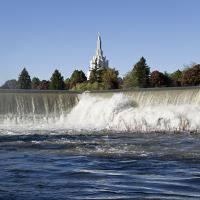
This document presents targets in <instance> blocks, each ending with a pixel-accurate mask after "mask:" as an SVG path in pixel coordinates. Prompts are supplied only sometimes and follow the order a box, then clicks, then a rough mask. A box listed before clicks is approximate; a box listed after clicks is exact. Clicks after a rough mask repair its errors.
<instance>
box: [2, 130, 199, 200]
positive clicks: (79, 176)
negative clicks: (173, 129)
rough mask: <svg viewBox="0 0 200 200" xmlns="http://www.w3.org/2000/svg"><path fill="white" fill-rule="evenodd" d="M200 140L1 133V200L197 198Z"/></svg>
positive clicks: (193, 137) (104, 134) (187, 136)
mask: <svg viewBox="0 0 200 200" xmlns="http://www.w3.org/2000/svg"><path fill="white" fill-rule="evenodd" d="M199 144H200V136H198V135H190V134H187V133H181V134H171V133H146V134H142V133H129V134H127V133H126V134H125V133H108V132H103V131H101V132H96V133H91V132H88V133H86V132H81V133H77V132H72V131H71V132H66V131H54V132H53V131H30V130H29V131H27V132H26V131H24V132H15V133H13V132H5V130H1V131H0V155H1V160H0V177H1V178H0V197H1V198H0V199H4V200H6V199H19V200H21V199H61V200H62V199H181V200H182V199H200V191H199V188H200V145H199Z"/></svg>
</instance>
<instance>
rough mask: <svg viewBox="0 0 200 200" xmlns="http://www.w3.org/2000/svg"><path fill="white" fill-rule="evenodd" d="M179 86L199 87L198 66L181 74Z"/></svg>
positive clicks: (199, 75)
mask: <svg viewBox="0 0 200 200" xmlns="http://www.w3.org/2000/svg"><path fill="white" fill-rule="evenodd" d="M181 84H182V85H183V86H196V85H200V64H197V65H194V66H193V67H191V68H189V69H187V70H185V71H184V72H183V77H182V81H181Z"/></svg>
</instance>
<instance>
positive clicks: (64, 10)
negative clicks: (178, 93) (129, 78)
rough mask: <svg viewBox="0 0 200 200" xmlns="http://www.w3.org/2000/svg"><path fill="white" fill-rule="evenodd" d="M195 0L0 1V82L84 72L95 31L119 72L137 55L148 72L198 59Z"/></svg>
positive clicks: (199, 25)
mask: <svg viewBox="0 0 200 200" xmlns="http://www.w3.org/2000/svg"><path fill="white" fill-rule="evenodd" d="M199 10H200V1H199V0H0V84H2V83H3V82H4V81H5V80H7V79H12V78H18V75H19V73H20V71H21V70H22V68H23V67H26V68H27V70H28V71H29V73H30V75H31V77H33V76H38V77H39V78H40V79H49V78H50V76H51V74H52V72H53V71H54V70H55V69H56V68H57V69H59V70H60V71H61V72H62V75H63V76H64V77H65V78H66V77H68V76H70V75H71V73H72V72H73V70H74V69H82V70H84V71H85V72H86V71H87V69H88V66H89V61H90V59H91V57H92V56H93V55H94V53H95V48H96V39H97V32H98V31H99V32H100V33H101V35H102V40H103V50H104V55H106V56H107V58H108V59H109V60H110V65H111V66H113V67H116V68H117V69H118V70H119V71H120V74H121V75H124V74H125V73H126V72H127V71H129V70H130V69H131V68H132V65H133V64H134V63H136V62H137V61H138V60H139V58H140V57H141V56H144V57H145V58H146V59H147V63H148V65H149V66H150V67H151V69H152V70H154V69H158V70H160V71H165V70H166V71H169V72H172V71H173V70H175V69H177V68H181V67H183V65H184V64H190V63H191V62H196V63H200V12H199Z"/></svg>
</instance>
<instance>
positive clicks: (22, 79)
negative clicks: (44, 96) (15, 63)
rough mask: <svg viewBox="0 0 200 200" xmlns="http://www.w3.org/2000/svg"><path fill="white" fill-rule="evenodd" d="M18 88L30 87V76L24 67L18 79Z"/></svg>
mask: <svg viewBox="0 0 200 200" xmlns="http://www.w3.org/2000/svg"><path fill="white" fill-rule="evenodd" d="M18 85H19V89H31V78H30V76H29V74H28V71H27V70H26V68H24V69H23V70H22V72H21V74H20V75H19V79H18Z"/></svg>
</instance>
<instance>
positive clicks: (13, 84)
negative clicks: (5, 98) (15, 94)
mask: <svg viewBox="0 0 200 200" xmlns="http://www.w3.org/2000/svg"><path fill="white" fill-rule="evenodd" d="M17 88H18V82H17V80H15V79H11V80H7V81H6V82H5V83H4V84H3V85H2V86H1V89H17Z"/></svg>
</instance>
